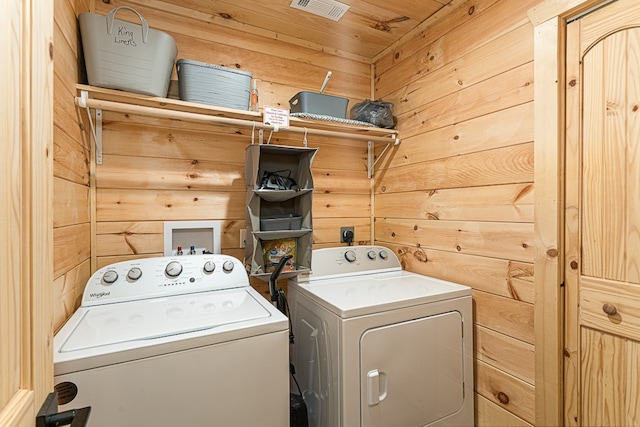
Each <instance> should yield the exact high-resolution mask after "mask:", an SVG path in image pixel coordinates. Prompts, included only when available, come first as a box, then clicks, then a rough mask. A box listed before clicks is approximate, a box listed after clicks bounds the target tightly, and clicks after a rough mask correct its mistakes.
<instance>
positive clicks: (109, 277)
mask: <svg viewBox="0 0 640 427" xmlns="http://www.w3.org/2000/svg"><path fill="white" fill-rule="evenodd" d="M116 280H118V273H116V271H115V270H107V271H106V272H105V273H104V274H103V275H102V284H103V285H105V286H109V285H113V284H114V283H115V282H116Z"/></svg>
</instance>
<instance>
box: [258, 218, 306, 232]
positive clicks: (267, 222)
mask: <svg viewBox="0 0 640 427" xmlns="http://www.w3.org/2000/svg"><path fill="white" fill-rule="evenodd" d="M300 228H302V216H301V215H293V214H289V215H280V216H272V217H270V218H261V219H260V231H278V230H300Z"/></svg>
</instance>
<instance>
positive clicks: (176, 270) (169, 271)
mask: <svg viewBox="0 0 640 427" xmlns="http://www.w3.org/2000/svg"><path fill="white" fill-rule="evenodd" d="M180 273H182V264H180V263H179V262H178V261H171V262H170V263H169V264H167V266H166V267H165V268H164V274H166V275H167V276H169V277H178V276H179V275H180Z"/></svg>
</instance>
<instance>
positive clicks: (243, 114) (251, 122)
mask: <svg viewBox="0 0 640 427" xmlns="http://www.w3.org/2000/svg"><path fill="white" fill-rule="evenodd" d="M77 89H78V91H79V92H80V93H81V96H78V97H77V98H76V105H78V106H80V107H86V108H95V109H100V110H106V111H119V112H123V113H130V114H140V115H144V116H150V117H166V118H171V119H177V120H184V121H190V122H197V123H219V124H229V125H236V126H243V127H247V128H255V129H266V130H274V126H271V125H265V124H263V123H262V113H259V112H252V111H243V110H235V109H231V108H223V107H214V106H209V105H205V104H197V103H193V102H186V101H180V100H177V99H171V98H158V97H153V96H147V95H139V94H135V93H131V92H123V91H119V90H112V89H104V88H99V87H94V86H87V85H81V84H79V85H77ZM83 92H84V93H85V94H86V96H85V97H84V98H83V96H82V93H83ZM289 123H290V126H289V127H288V128H279V132H295V133H305V132H306V133H308V134H316V135H325V136H335V137H341V138H346V139H358V140H363V141H373V142H392V143H394V144H397V143H398V142H399V139H398V132H397V131H396V130H394V129H381V128H376V127H366V126H355V125H349V124H341V123H333V122H324V121H319V120H307V119H301V118H298V117H290V118H289Z"/></svg>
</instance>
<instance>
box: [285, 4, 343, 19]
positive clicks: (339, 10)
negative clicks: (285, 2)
mask: <svg viewBox="0 0 640 427" xmlns="http://www.w3.org/2000/svg"><path fill="white" fill-rule="evenodd" d="M290 6H291V7H293V8H295V9H300V10H305V11H307V12H309V13H313V14H314V15H318V16H322V17H323V18H328V19H332V20H334V21H338V20H339V19H340V18H342V15H344V14H345V13H346V12H347V10H349V5H348V4H344V3H340V2H337V1H335V0H293V1H292V2H291V5H290Z"/></svg>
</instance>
